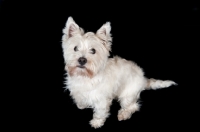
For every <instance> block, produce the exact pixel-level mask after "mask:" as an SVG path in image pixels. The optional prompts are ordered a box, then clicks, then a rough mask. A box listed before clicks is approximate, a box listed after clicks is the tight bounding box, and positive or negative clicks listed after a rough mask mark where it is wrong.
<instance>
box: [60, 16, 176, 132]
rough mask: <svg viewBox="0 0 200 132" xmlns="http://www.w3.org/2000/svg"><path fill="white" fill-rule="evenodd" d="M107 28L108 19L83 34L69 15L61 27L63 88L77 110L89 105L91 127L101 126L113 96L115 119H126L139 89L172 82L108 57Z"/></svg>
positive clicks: (109, 43)
mask: <svg viewBox="0 0 200 132" xmlns="http://www.w3.org/2000/svg"><path fill="white" fill-rule="evenodd" d="M110 30H111V26H110V22H107V23H105V24H104V25H103V26H102V27H101V28H100V29H99V30H98V31H97V32H96V33H93V32H87V33H84V30H83V29H82V28H80V27H79V26H78V25H77V24H76V23H75V21H74V20H73V18H72V17H69V18H68V20H67V22H66V27H65V28H64V29H63V33H64V34H63V36H62V48H63V54H64V60H65V64H66V66H65V70H66V71H67V77H66V89H68V90H69V91H70V95H71V97H72V98H73V100H74V102H75V103H76V105H77V107H78V108H79V109H84V108H93V111H94V114H93V119H92V120H91V121H90V124H91V126H92V127H94V128H99V127H101V126H103V124H104V122H105V120H106V118H107V117H108V116H109V108H110V105H111V103H112V100H113V99H117V100H118V101H119V102H120V106H121V109H120V110H119V111H118V120H119V121H121V120H126V119H129V118H130V117H131V115H132V114H133V113H134V112H135V111H138V110H139V104H138V99H139V97H140V93H141V91H142V90H146V89H158V88H165V87H169V86H171V85H175V84H176V83H175V82H173V81H170V80H166V81H162V80H156V79H147V78H146V77H144V73H143V71H142V69H141V68H140V67H139V66H138V65H137V64H136V63H134V62H132V61H128V60H125V59H123V58H120V57H118V56H115V57H113V58H109V57H108V56H109V51H110V50H111V44H112V38H111V33H110Z"/></svg>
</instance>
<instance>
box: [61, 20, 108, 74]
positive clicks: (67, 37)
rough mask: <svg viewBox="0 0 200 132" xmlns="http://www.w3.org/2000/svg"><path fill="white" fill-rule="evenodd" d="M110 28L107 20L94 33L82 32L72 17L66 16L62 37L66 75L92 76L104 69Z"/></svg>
mask: <svg viewBox="0 0 200 132" xmlns="http://www.w3.org/2000/svg"><path fill="white" fill-rule="evenodd" d="M110 30H111V26H110V23H109V22H107V23H105V24H104V25H103V26H102V27H101V28H100V29H99V30H97V32H96V33H93V32H87V33H84V31H83V29H82V28H80V27H79V26H78V25H77V24H76V23H75V22H74V20H73V19H72V17H69V18H68V20H67V22H66V26H65V28H64V29H63V33H64V34H63V37H62V48H63V53H64V60H65V64H66V67H65V69H66V70H67V72H68V75H70V76H85V77H89V78H92V77H94V76H95V75H96V74H98V72H100V71H101V70H103V69H104V67H105V65H106V62H107V59H108V56H109V51H110V50H111V42H112V38H111V34H110Z"/></svg>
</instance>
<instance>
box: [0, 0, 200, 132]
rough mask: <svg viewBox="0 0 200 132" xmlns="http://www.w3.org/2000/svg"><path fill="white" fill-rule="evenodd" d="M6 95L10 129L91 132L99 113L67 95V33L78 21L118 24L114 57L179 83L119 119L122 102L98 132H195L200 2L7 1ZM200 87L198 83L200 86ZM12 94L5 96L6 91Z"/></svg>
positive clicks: (145, 97)
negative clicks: (69, 20)
mask: <svg viewBox="0 0 200 132" xmlns="http://www.w3.org/2000/svg"><path fill="white" fill-rule="evenodd" d="M0 8H1V9H0V24H1V25H0V26H1V31H0V32H1V39H0V40H1V46H2V48H1V50H2V52H1V53H3V55H2V57H3V62H2V65H3V66H5V68H2V73H3V72H4V73H5V75H4V74H2V75H3V78H4V79H6V81H4V80H2V82H3V83H5V85H3V84H2V86H3V87H2V92H1V93H2V97H3V95H6V96H5V97H4V98H3V104H5V106H4V107H3V106H2V108H3V110H5V112H3V113H2V114H3V116H5V118H2V119H3V122H4V123H6V124H7V125H6V129H7V130H9V129H14V130H17V129H20V130H25V131H31V130H37V131H39V130H44V131H49V130H52V131H78V130H79V129H80V130H81V131H89V130H94V129H93V128H91V127H90V125H89V121H90V120H91V119H92V114H93V113H92V110H91V109H85V110H79V109H78V108H77V107H76V105H75V104H74V103H73V101H72V99H71V98H70V96H69V92H68V91H66V92H64V89H63V87H64V84H63V82H64V74H65V71H64V60H63V55H62V48H61V37H62V29H63V28H64V26H65V23H66V20H67V18H68V17H69V16H72V17H73V18H74V20H75V22H76V23H77V24H78V25H79V26H80V27H82V28H83V29H85V31H93V32H96V30H97V29H99V28H100V27H101V26H102V25H103V24H104V23H105V22H107V21H110V22H111V26H112V30H111V33H112V36H113V45H112V54H113V55H119V56H121V57H123V58H126V59H128V60H132V61H135V62H136V63H137V64H138V65H139V66H141V67H142V68H143V69H144V72H145V75H146V76H147V77H149V78H151V77H152V78H156V79H162V80H168V79H169V80H173V81H175V82H177V83H178V86H171V87H169V88H167V89H160V90H156V91H153V90H149V91H143V92H142V93H141V100H140V101H141V104H142V106H141V110H140V111H139V112H136V113H134V114H133V115H132V118H131V119H129V120H127V121H121V122H119V121H118V120H117V111H118V110H119V109H120V106H119V104H118V103H117V102H116V101H114V102H113V105H112V106H111V115H110V117H109V118H108V119H107V121H106V122H105V125H104V126H103V127H102V128H100V129H97V130H96V131H103V130H104V131H105V130H113V131H114V130H119V131H143V130H148V131H163V130H170V131H173V130H178V131H179V130H187V131H188V130H190V131H192V130H193V129H194V128H195V126H196V124H197V123H196V122H197V121H195V120H196V119H198V115H197V114H196V111H198V110H197V106H198V103H197V102H198V92H194V91H196V90H197V89H198V87H199V85H198V81H199V79H198V77H199V70H198V68H199V64H198V63H199V57H198V56H199V48H198V44H199V35H200V34H199V31H200V30H199V29H200V28H199V20H198V17H199V16H200V15H199V5H197V4H196V2H193V1H190V2H180V3H175V2H164V1H162V2H152V1H150V2H145V1H137V2H134V1H132V2H122V1H118V2H117V1H113V2H111V3H110V2H108V1H107V2H106V1H105V2H103V1H92V2H85V1H82V2H79V1H74V2H71V1H67V0H65V1H51V0H49V1H16V0H13V1H9V0H4V1H1V7H0ZM194 84H195V85H194ZM4 89H5V90H6V91H8V92H6V93H8V95H7V94H4V92H3V90H4Z"/></svg>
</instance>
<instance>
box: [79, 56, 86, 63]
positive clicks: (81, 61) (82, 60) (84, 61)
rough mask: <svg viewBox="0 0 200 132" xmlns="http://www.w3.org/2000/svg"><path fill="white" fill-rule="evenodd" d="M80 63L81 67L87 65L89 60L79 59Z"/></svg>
mask: <svg viewBox="0 0 200 132" xmlns="http://www.w3.org/2000/svg"><path fill="white" fill-rule="evenodd" d="M78 62H79V64H80V65H84V64H85V63H87V59H86V58H84V57H80V58H79V59H78Z"/></svg>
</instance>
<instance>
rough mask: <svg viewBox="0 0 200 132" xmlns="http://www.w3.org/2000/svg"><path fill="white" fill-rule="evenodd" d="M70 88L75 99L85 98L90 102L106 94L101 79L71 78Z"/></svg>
mask: <svg viewBox="0 0 200 132" xmlns="http://www.w3.org/2000/svg"><path fill="white" fill-rule="evenodd" d="M75 82H76V83H75ZM68 89H69V91H70V94H71V96H73V98H74V99H79V100H84V101H87V102H88V103H89V104H92V102H93V101H98V100H101V99H102V98H104V96H105V94H104V92H105V91H104V86H103V84H102V83H101V80H93V81H91V80H69V84H68Z"/></svg>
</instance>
